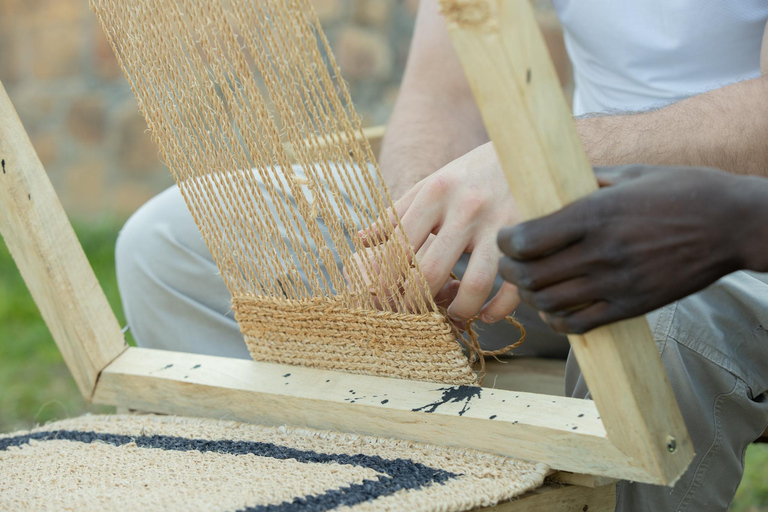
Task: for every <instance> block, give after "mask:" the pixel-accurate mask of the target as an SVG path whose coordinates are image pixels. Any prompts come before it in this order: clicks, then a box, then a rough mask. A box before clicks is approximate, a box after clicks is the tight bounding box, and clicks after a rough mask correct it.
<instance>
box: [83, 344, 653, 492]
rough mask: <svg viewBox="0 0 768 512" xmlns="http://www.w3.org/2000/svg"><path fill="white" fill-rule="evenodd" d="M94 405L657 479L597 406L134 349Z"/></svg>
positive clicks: (104, 379) (106, 374)
mask: <svg viewBox="0 0 768 512" xmlns="http://www.w3.org/2000/svg"><path fill="white" fill-rule="evenodd" d="M94 402H96V403H100V404H107V405H115V406H119V407H127V408H129V409H137V410H140V411H146V412H156V413H164V414H178V415H184V416H203V417H213V418H222V419H230V420H236V421H245V422H251V423H258V424H260V425H294V426H305V427H311V428H317V429H324V430H338V431H341V432H353V433H358V434H367V435H379V436H387V437H395V438H399V439H408V440H413V441H421V442H428V443H434V444H440V445H449V446H463V447H467V448H475V449H478V450H483V451H487V452H491V453H498V454H501V455H506V456H510V457H516V458H520V459H525V460H531V461H536V462H543V463H545V464H548V465H549V466H551V467H552V468H555V469H561V470H566V471H572V472H576V473H589V474H595V475H605V476H612V477H616V478H625V479H629V480H634V481H648V480H650V479H653V477H652V476H651V475H649V474H648V473H647V472H646V471H645V470H644V469H643V468H641V467H638V466H636V465H633V464H632V463H631V461H629V460H628V459H627V457H626V456H625V455H624V454H623V453H621V452H620V451H619V450H617V449H616V448H615V447H614V446H613V445H612V444H611V443H610V442H609V441H608V439H607V437H606V433H605V430H604V428H603V426H602V423H601V422H600V420H599V419H598V414H597V410H596V408H595V405H594V403H593V402H591V401H588V400H577V399H572V398H561V397H552V396H546V395H537V394H532V393H524V392H518V391H503V390H491V389H482V388H474V387H466V386H446V385H442V384H432V383H428V382H416V381H406V380H397V379H386V378H381V377H370V376H365V375H353V374H347V373H341V372H332V371H326V370H318V369H314V368H302V367H297V366H286V365H278V364H270V363H259V362H254V361H248V360H242V359H229V358H223V357H215V356H204V355H197V354H187V353H181V352H166V351H162V350H151V349H139V348H129V349H128V350H127V351H126V352H125V353H124V354H122V355H121V356H120V357H118V358H117V359H116V360H115V361H114V362H113V363H112V364H110V365H109V366H108V367H107V368H105V369H104V371H103V372H102V375H101V378H100V380H99V384H98V386H97V388H96V392H95V393H94Z"/></svg>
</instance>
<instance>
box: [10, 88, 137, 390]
mask: <svg viewBox="0 0 768 512" xmlns="http://www.w3.org/2000/svg"><path fill="white" fill-rule="evenodd" d="M0 160H2V162H0V163H2V169H1V170H0V234H2V236H3V238H4V239H5V243H6V245H7V246H8V249H9V250H10V252H11V255H12V256H13V258H14V260H15V261H16V264H17V265H18V267H19V270H20V271H21V275H22V276H23V277H24V281H25V282H26V283H27V287H28V288H29V291H30V292H31V293H32V297H33V298H34V299H35V302H36V303H37V306H38V307H39V308H40V312H41V313H42V315H43V318H44V319H45V322H46V323H47V324H48V328H49V329H50V331H51V334H52V335H53V338H54V340H56V344H57V345H58V347H59V350H60V351H61V354H62V355H63V356H64V360H65V361H66V363H67V366H68V367H69V370H70V371H71V372H72V375H73V376H74V378H75V382H77V386H78V388H79V389H80V392H81V393H82V394H83V396H85V397H86V399H89V400H90V398H91V395H92V393H93V390H94V388H95V386H96V381H97V379H98V377H99V373H100V372H101V370H102V369H103V368H104V367H105V366H107V365H108V364H109V363H110V362H111V361H112V360H113V359H115V358H116V357H117V356H118V355H120V354H121V353H122V352H123V350H125V341H124V338H123V334H122V332H121V330H120V326H119V324H118V323H117V319H116V318H115V315H114V313H113V312H112V309H111V308H110V306H109V303H108V302H107V298H106V297H105V296H104V292H103V291H102V289H101V287H100V286H99V282H98V281H97V280H96V276H95V275H94V274H93V270H92V269H91V266H90V264H89V263H88V260H87V258H86V257H85V253H83V249H82V247H81V246H80V242H79V241H78V240H77V237H76V236H75V232H74V231H73V230H72V226H71V225H70V224H69V220H68V219H67V216H66V214H65V213H64V209H63V208H62V207H61V203H60V202H59V199H58V197H57V196H56V193H55V192H54V190H53V187H52V186H51V182H50V181H49V180H48V176H47V175H46V173H45V170H44V169H43V164H42V163H40V159H39V158H38V157H37V154H36V153H35V150H34V148H33V147H32V143H31V142H30V140H29V137H28V136H27V133H26V132H25V131H24V127H23V126H22V124H21V121H20V120H19V117H18V115H17V114H16V111H15V110H14V108H13V105H12V104H11V100H10V99H9V98H8V95H7V94H6V92H5V88H4V87H3V85H2V83H0Z"/></svg>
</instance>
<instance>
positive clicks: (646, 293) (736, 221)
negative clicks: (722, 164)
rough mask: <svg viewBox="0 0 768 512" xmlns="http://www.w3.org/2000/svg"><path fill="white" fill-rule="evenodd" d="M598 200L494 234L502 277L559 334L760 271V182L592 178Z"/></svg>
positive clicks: (763, 265) (627, 172) (767, 185)
mask: <svg viewBox="0 0 768 512" xmlns="http://www.w3.org/2000/svg"><path fill="white" fill-rule="evenodd" d="M595 174H596V176H597V178H598V182H599V183H600V185H601V187H604V188H601V189H600V190H599V191H597V192H595V193H593V194H591V195H589V196H587V197H585V198H583V199H581V200H579V201H577V202H575V203H573V204H571V205H569V206H566V207H565V208H563V209H562V210H560V211H558V212H555V213H553V214H551V215H549V216H546V217H543V218H540V219H536V220H532V221H530V222H525V223H522V224H519V225H517V226H514V227H508V228H504V229H502V230H501V231H500V232H499V236H498V243H499V247H500V248H501V250H502V251H503V252H504V254H505V256H504V257H502V259H501V261H500V268H499V270H500V272H501V275H502V277H504V279H506V280H507V281H510V282H512V283H514V284H516V285H517V287H518V292H519V295H520V298H521V299H522V301H523V302H526V303H527V304H529V305H531V306H532V307H534V308H536V309H538V310H540V311H541V312H542V318H543V319H544V320H545V321H546V322H547V323H548V324H549V325H550V327H552V329H554V330H555V331H558V332H567V333H584V332H586V331H589V330H591V329H594V328H595V327H599V326H601V325H605V324H609V323H612V322H616V321H618V320H623V319H626V318H631V317H635V316H639V315H642V314H645V313H648V312H650V311H653V310H655V309H657V308H659V307H662V306H664V305H666V304H669V303H671V302H674V301H675V300H677V299H680V298H683V297H685V296H687V295H690V294H692V293H694V292H697V291H699V290H701V289H703V288H705V287H707V286H708V285H710V284H711V283H713V282H714V281H716V280H717V279H718V278H720V277H722V276H724V275H726V274H729V273H731V272H733V271H736V270H739V269H751V270H757V271H765V270H768V179H765V178H755V177H740V176H734V175H730V174H727V173H724V172H722V171H718V170H714V169H700V168H690V167H683V168H670V167H650V166H640V165H632V166H623V167H608V168H598V169H596V170H595Z"/></svg>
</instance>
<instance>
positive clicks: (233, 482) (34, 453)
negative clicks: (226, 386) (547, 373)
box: [0, 415, 548, 512]
mask: <svg viewBox="0 0 768 512" xmlns="http://www.w3.org/2000/svg"><path fill="white" fill-rule="evenodd" d="M547 470H548V468H547V467H546V466H545V465H543V464H533V463H528V462H522V461H517V460H512V459H507V458H504V457H499V456H496V455H490V454H487V453H482V452H478V451H472V450H463V449H456V448H445V447H437V446H430V445H424V444H419V443H412V442H406V441H396V440H392V439H383V438H375V437H365V436H357V435H350V434H341V433H338V432H323V431H317V430H308V429H296V428H287V427H279V428H268V427H259V426H256V425H250V424H245V423H236V422H229V421H215V420H206V419H191V418H179V417H169V416H151V415H141V416H138V415H130V416H121V415H111V416H83V417H80V418H76V419H71V420H64V421H59V422H55V423H50V424H48V425H45V426H43V427H38V428H36V429H34V430H32V431H28V432H16V433H13V434H6V435H0V510H78V511H90V510H94V511H95V510H98V511H99V512H103V511H104V510H126V511H133V510H137V511H138V510H141V511H145V510H185V511H189V510H207V511H219V510H221V511H235V510H238V511H239V510H242V511H249V512H250V511H264V512H267V511H270V512H288V511H293V510H301V511H324V510H355V511H362V510H397V511H406V510H407V511H431V510H435V511H437V510H440V511H453V510H455V511H461V510H472V509H474V508H477V507H485V506H493V505H495V504H496V503H498V502H500V501H505V500H509V499H511V498H513V497H515V496H517V495H519V494H522V493H524V492H526V491H528V490H531V489H534V488H537V487H538V486H540V485H541V484H542V482H543V480H544V476H545V474H546V472H547Z"/></svg>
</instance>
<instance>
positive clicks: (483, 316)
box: [480, 315, 496, 324]
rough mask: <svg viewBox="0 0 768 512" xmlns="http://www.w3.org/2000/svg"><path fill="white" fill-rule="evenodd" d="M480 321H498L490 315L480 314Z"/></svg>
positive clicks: (490, 322) (489, 322)
mask: <svg viewBox="0 0 768 512" xmlns="http://www.w3.org/2000/svg"><path fill="white" fill-rule="evenodd" d="M480 321H481V322H483V323H484V324H493V323H496V319H495V318H493V317H490V316H488V315H480Z"/></svg>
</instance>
